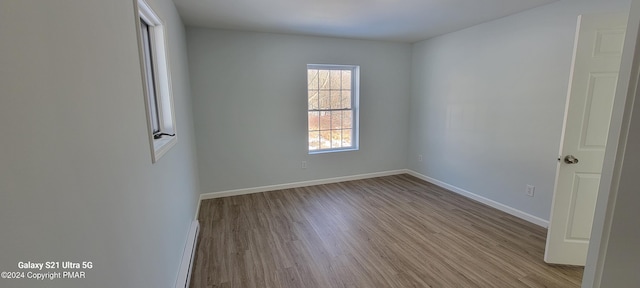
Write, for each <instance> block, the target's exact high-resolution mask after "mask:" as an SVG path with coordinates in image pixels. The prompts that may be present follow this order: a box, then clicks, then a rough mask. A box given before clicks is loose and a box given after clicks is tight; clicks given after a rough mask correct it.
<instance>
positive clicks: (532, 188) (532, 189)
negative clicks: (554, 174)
mask: <svg viewBox="0 0 640 288" xmlns="http://www.w3.org/2000/svg"><path fill="white" fill-rule="evenodd" d="M526 193H527V196H529V197H533V195H534V194H535V193H536V186H533V185H527V192H526Z"/></svg>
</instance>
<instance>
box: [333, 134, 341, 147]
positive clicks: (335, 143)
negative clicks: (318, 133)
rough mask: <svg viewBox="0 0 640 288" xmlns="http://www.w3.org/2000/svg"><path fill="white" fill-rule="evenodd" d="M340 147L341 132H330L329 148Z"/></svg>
mask: <svg viewBox="0 0 640 288" xmlns="http://www.w3.org/2000/svg"><path fill="white" fill-rule="evenodd" d="M341 147H342V130H332V133H331V148H341Z"/></svg>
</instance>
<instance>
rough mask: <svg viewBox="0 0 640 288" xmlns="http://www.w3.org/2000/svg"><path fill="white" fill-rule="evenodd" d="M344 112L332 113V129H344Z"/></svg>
mask: <svg viewBox="0 0 640 288" xmlns="http://www.w3.org/2000/svg"><path fill="white" fill-rule="evenodd" d="M342 112H343V111H333V112H331V129H341V128H342Z"/></svg>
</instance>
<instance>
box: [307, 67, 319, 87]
mask: <svg viewBox="0 0 640 288" xmlns="http://www.w3.org/2000/svg"><path fill="white" fill-rule="evenodd" d="M307 84H308V89H318V70H316V69H307Z"/></svg>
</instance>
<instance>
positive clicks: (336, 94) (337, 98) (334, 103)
mask: <svg viewBox="0 0 640 288" xmlns="http://www.w3.org/2000/svg"><path fill="white" fill-rule="evenodd" d="M331 109H342V92H340V90H335V91H334V90H332V91H331Z"/></svg>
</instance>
